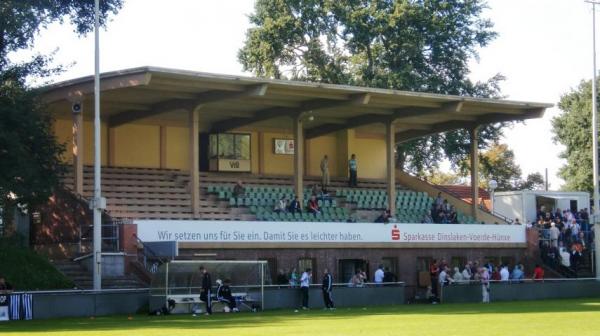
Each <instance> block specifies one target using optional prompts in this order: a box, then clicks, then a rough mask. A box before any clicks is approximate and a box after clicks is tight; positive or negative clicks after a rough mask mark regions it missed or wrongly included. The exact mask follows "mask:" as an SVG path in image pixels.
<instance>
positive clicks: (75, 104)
mask: <svg viewBox="0 0 600 336" xmlns="http://www.w3.org/2000/svg"><path fill="white" fill-rule="evenodd" d="M82 109H83V106H81V103H80V102H73V104H72V105H71V111H72V112H73V114H79V113H81V110H82Z"/></svg>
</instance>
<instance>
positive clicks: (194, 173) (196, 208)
mask: <svg viewBox="0 0 600 336" xmlns="http://www.w3.org/2000/svg"><path fill="white" fill-rule="evenodd" d="M199 119H200V116H199V112H198V111H197V110H191V111H189V120H188V127H189V141H190V164H189V168H190V195H191V200H192V204H191V206H192V213H193V216H194V218H198V217H199V215H200V143H199V140H200V139H199V136H200V133H199V132H200V129H199Z"/></svg>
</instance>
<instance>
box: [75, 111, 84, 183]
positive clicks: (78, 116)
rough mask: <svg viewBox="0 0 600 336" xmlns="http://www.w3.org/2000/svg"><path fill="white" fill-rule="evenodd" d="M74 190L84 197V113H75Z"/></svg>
mask: <svg viewBox="0 0 600 336" xmlns="http://www.w3.org/2000/svg"><path fill="white" fill-rule="evenodd" d="M73 188H74V189H75V190H74V191H75V193H76V194H78V195H83V113H82V112H81V111H79V112H78V113H73Z"/></svg>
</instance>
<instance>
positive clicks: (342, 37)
mask: <svg viewBox="0 0 600 336" xmlns="http://www.w3.org/2000/svg"><path fill="white" fill-rule="evenodd" d="M484 9H485V2H484V1H481V0H446V1H433V0H397V1H391V0H387V1H383V0H377V1H376V0H348V1H335V0H258V1H257V2H256V6H255V12H254V13H253V14H252V15H250V22H251V23H252V24H253V27H252V28H250V29H249V30H248V32H247V35H246V41H245V44H244V46H243V48H242V49H241V50H240V51H239V55H238V56H239V60H240V62H241V63H242V65H243V67H244V69H245V70H249V71H252V72H253V73H254V74H255V75H258V76H264V77H272V78H291V79H295V80H307V81H316V82H324V83H336V84H351V85H361V86H370V87H378V88H390V89H399V90H409V91H421V92H435V93H443V94H455V95H466V96H476V97H498V96H499V88H498V83H499V81H501V80H502V76H500V75H496V76H494V77H493V78H491V79H490V80H489V81H487V82H477V83H473V82H472V81H470V80H469V78H468V74H469V69H468V64H467V63H468V60H469V58H471V57H477V48H479V47H484V46H486V45H487V44H488V43H489V42H490V41H491V40H492V39H494V37H495V36H496V33H495V32H494V31H493V30H492V23H491V22H490V21H489V20H486V19H483V18H481V13H482V11H483V10H484ZM503 125H504V124H495V125H487V126H485V127H482V128H481V130H480V133H479V138H480V139H479V140H480V142H479V143H480V147H481V148H487V146H489V144H490V143H491V142H493V141H495V140H497V139H498V138H499V137H500V136H501V134H502V126H503ZM468 152H469V136H468V134H467V132H466V131H464V130H458V131H453V132H447V133H443V134H438V135H433V136H428V137H424V138H421V139H417V140H414V141H411V142H407V143H403V144H400V145H399V146H398V165H399V166H401V167H402V168H404V169H405V170H408V171H410V172H413V173H417V174H420V175H423V174H424V170H426V169H427V170H431V169H433V168H435V167H436V166H437V162H439V160H440V159H442V158H444V157H446V158H448V159H450V161H451V163H452V164H454V165H458V164H459V163H460V162H461V161H462V160H464V159H465V158H466V156H467V153H468Z"/></svg>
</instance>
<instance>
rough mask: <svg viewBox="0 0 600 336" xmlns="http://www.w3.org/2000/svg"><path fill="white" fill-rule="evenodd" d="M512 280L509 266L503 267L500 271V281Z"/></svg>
mask: <svg viewBox="0 0 600 336" xmlns="http://www.w3.org/2000/svg"><path fill="white" fill-rule="evenodd" d="M509 279H510V272H509V271H508V266H506V265H502V268H501V269H500V281H508V280H509Z"/></svg>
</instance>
